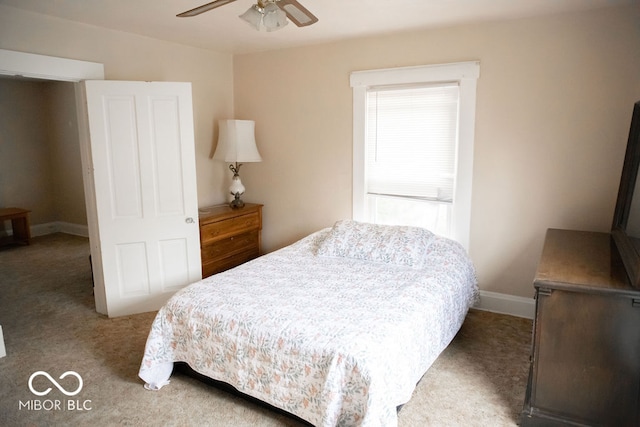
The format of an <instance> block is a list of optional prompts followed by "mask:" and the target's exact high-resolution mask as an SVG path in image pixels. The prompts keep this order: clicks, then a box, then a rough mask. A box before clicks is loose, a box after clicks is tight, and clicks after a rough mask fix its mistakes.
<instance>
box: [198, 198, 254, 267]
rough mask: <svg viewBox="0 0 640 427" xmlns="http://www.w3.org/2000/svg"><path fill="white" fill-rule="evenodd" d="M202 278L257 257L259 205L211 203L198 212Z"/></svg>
mask: <svg viewBox="0 0 640 427" xmlns="http://www.w3.org/2000/svg"><path fill="white" fill-rule="evenodd" d="M198 213H199V221H200V252H201V258H202V277H203V278H205V277H209V276H211V275H212V274H216V273H220V272H222V271H225V270H228V269H230V268H233V267H235V266H237V265H240V264H242V263H244V262H247V261H249V260H252V259H254V258H257V257H258V256H260V232H261V230H262V205H259V204H255V203H246V204H245V205H244V207H242V208H238V209H232V208H231V207H229V205H219V206H211V207H206V208H201V209H199V211H198Z"/></svg>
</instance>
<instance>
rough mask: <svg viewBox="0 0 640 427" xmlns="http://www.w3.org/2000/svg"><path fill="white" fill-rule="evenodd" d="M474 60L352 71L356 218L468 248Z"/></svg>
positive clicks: (476, 68)
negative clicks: (428, 233)
mask: <svg viewBox="0 0 640 427" xmlns="http://www.w3.org/2000/svg"><path fill="white" fill-rule="evenodd" d="M478 75H479V64H478V63H477V62H466V63H456V64H444V65H433V66H424V67H409V68H397V69H386V70H372V71H360V72H355V73H352V75H351V86H352V87H353V92H354V97H353V102H354V135H353V154H354V158H353V217H354V219H356V220H361V221H368V222H373V223H378V224H401V225H415V226H420V227H425V228H428V229H430V230H432V231H433V232H435V233H438V234H441V235H444V236H447V237H451V238H453V239H455V240H457V241H459V242H460V243H462V245H463V246H464V247H465V248H467V249H468V243H469V224H470V216H471V215H470V208H471V175H472V166H473V162H472V160H473V135H474V132H473V131H474V123H475V88H476V80H477V78H478Z"/></svg>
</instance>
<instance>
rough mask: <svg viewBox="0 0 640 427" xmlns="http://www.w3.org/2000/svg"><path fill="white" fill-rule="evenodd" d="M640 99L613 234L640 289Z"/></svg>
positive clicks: (623, 258) (628, 144) (635, 284)
mask: <svg viewBox="0 0 640 427" xmlns="http://www.w3.org/2000/svg"><path fill="white" fill-rule="evenodd" d="M639 167H640V101H638V102H636V103H635V105H634V106H633V115H632V117H631V129H630V130H629V140H628V142H627V150H626V152H625V156H624V164H623V166H622V176H621V178H620V187H619V189H618V199H617V202H616V209H615V212H614V214H613V224H612V226H611V234H612V236H613V240H614V242H615V245H616V247H617V249H618V252H619V253H620V256H621V258H622V262H623V263H624V267H625V269H626V271H627V275H628V276H629V280H630V282H631V285H632V286H633V287H635V288H640V185H638V178H639V177H638V168H639Z"/></svg>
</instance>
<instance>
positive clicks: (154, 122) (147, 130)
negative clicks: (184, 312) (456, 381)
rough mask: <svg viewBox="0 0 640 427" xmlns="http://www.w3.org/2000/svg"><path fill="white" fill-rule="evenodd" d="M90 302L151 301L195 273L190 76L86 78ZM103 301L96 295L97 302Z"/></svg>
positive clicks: (150, 304) (141, 306)
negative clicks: (176, 79) (91, 195)
mask: <svg viewBox="0 0 640 427" xmlns="http://www.w3.org/2000/svg"><path fill="white" fill-rule="evenodd" d="M84 89H85V92H86V99H87V114H88V123H89V134H90V141H91V142H90V152H91V161H92V167H93V177H92V178H93V185H94V187H95V212H93V213H92V212H90V211H91V210H92V209H88V215H89V226H90V229H91V228H92V227H94V230H93V233H91V231H92V230H90V233H91V234H92V235H94V236H97V239H98V240H99V243H98V245H92V246H93V247H95V246H97V247H98V248H99V252H100V254H93V257H94V258H96V256H97V255H99V256H98V259H94V262H93V266H94V282H95V286H96V289H95V292H96V307H97V308H98V310H99V311H100V307H98V305H99V304H98V300H99V298H98V296H99V295H100V296H101V298H104V300H105V304H106V310H105V311H106V314H108V315H109V316H110V317H114V316H123V315H128V314H134V313H142V312H147V311H153V310H157V309H158V308H160V306H161V305H162V304H164V302H165V301H166V300H167V299H168V298H169V297H170V296H171V295H172V294H173V293H175V292H176V291H177V290H178V289H180V288H182V287H183V286H185V285H187V284H189V283H192V282H195V281H197V280H200V279H201V277H202V276H201V264H200V244H199V228H198V203H197V189H196V173H195V147H194V136H193V111H192V102H191V84H190V83H168V82H123V81H86V82H84ZM100 305H101V304H100Z"/></svg>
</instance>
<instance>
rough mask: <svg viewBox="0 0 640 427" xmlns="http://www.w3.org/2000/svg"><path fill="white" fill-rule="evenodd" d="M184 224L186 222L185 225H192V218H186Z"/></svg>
mask: <svg viewBox="0 0 640 427" xmlns="http://www.w3.org/2000/svg"><path fill="white" fill-rule="evenodd" d="M184 222H186V223H187V224H193V223H194V222H195V221H194V220H193V218H191V217H188V218H186V219H185V220H184Z"/></svg>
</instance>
